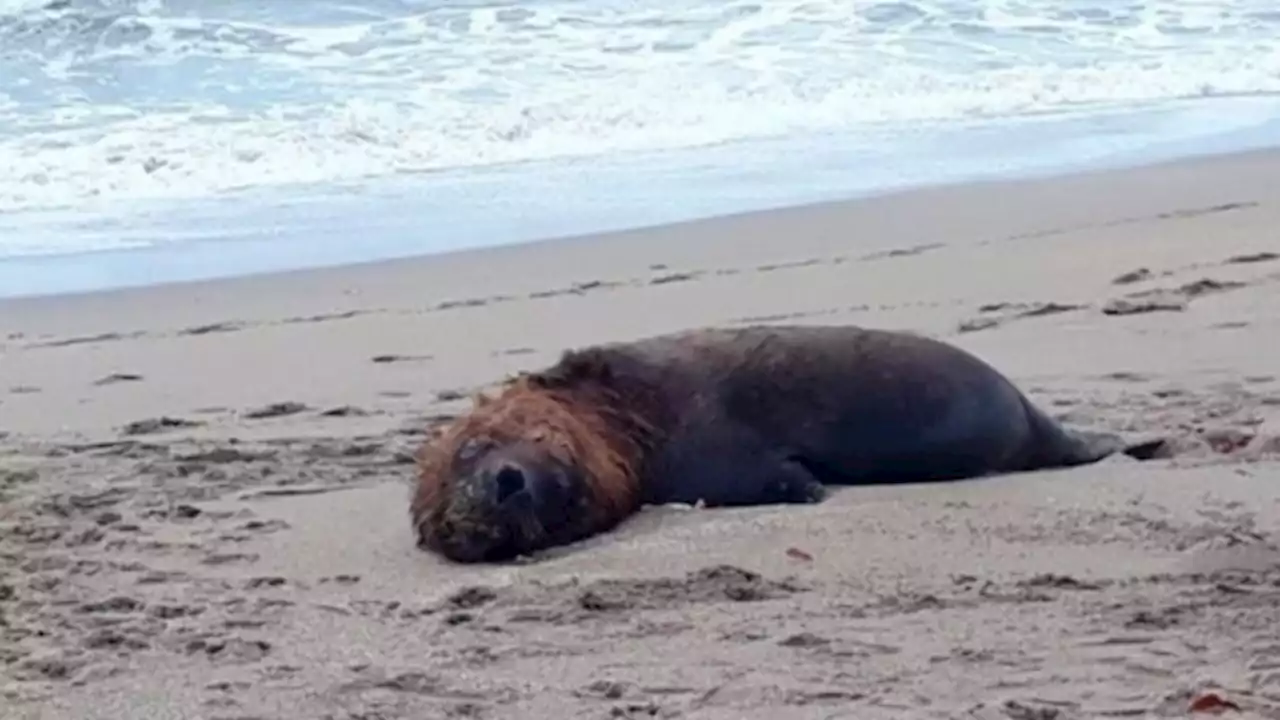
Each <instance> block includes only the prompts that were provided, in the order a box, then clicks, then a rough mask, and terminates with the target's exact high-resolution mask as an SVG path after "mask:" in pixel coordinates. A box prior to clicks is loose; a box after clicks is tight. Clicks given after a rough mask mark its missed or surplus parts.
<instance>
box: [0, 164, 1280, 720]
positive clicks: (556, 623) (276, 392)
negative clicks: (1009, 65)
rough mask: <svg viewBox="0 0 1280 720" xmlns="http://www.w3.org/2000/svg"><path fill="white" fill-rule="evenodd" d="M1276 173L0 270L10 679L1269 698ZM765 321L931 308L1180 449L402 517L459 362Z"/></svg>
mask: <svg viewBox="0 0 1280 720" xmlns="http://www.w3.org/2000/svg"><path fill="white" fill-rule="evenodd" d="M1278 176H1280V150H1269V151H1262V152H1250V153H1240V154H1233V155H1219V156H1214V157H1210V158H1198V159H1193V160H1183V161H1175V162H1167V163H1159V164H1155V165H1147V166H1142V167H1137V168H1130V169H1124V170H1108V171H1099V172H1090V173H1080V174H1072V175H1067V176H1055V177H1049V178H1042V179H1035V180H1022V181H1012V182H1010V181H990V182H978V183H967V184H960V185H945V186H939V187H932V188H927V189H919V190H912V191H909V192H902V193H893V194H887V195H883V196H879V197H875V198H868V199H864V200H854V201H838V202H829V203H822V204H817V205H808V206H804V207H793V208H788V209H782V210H773V211H760V212H752V213H745V214H738V215H734V216H729V217H716V218H709V219H703V220H696V221H690V222H685V223H680V224H674V225H663V226H660V227H656V228H647V229H639V230H629V231H623V232H615V233H609V234H604V235H588V236H581V237H576V238H568V239H561V240H556V241H548V242H537V243H529V244H524V245H519V246H504V247H491V248H486V249H481V250H474V251H468V252H459V253H452V254H447V255H433V256H426V257H418V258H414V259H404V260H387V261H376V262H370V263H364V264H359V265H346V266H341V267H332V268H325V269H316V270H301V271H289V272H284V273H279V274H271V275H259V276H242V277H237V278H229V279H219V280H212V281H201V282H194V283H185V284H171V285H156V286H150V287H142V288H132V289H124V290H113V291H100V292H93V293H85V294H78V295H57V296H49V297H36V298H13V299H8V300H3V301H0V368H3V370H2V372H3V378H4V382H3V383H0V703H4V707H5V708H6V710H7V711H9V712H10V715H12V716H13V717H14V718H15V720H36V719H37V718H38V719H39V720H58V719H61V718H68V719H70V718H76V719H77V720H99V718H100V719H101V720H114V719H115V718H120V717H130V718H157V719H159V718H169V717H211V718H212V717H226V718H232V717H238V718H246V717H270V718H273V719H274V720H295V719H296V720H313V719H314V718H321V717H332V718H354V717H386V718H415V717H469V718H485V719H486V720H505V719H506V718H511V719H512V720H515V719H517V718H519V719H522V720H560V719H561V718H566V717H581V718H596V717H614V718H628V717H648V718H652V717H666V718H689V719H691V720H692V719H696V720H739V719H741V718H751V719H752V720H755V719H756V718H759V719H760V720H821V719H824V718H827V719H829V718H832V717H843V716H846V715H847V716H849V717H853V716H856V717H859V718H870V719H871V720H878V719H881V718H883V719H884V720H890V719H892V720H928V719H931V718H937V717H960V716H964V717H973V718H976V719H977V720H1000V719H1004V720H1007V719H1008V718H1009V717H1031V716H1043V717H1050V716H1052V717H1057V718H1061V719H1062V720H1084V719H1085V718H1091V717H1100V716H1112V717H1116V716H1135V717H1136V716H1142V717H1153V718H1166V717H1167V718H1175V717H1186V712H1187V708H1188V706H1189V704H1190V703H1192V702H1193V701H1194V699H1195V698H1196V697H1198V696H1199V694H1200V693H1203V692H1205V691H1209V690H1212V691H1215V692H1218V693H1220V694H1221V695H1222V696H1223V697H1225V698H1226V699H1227V700H1229V701H1230V702H1232V703H1234V704H1236V705H1238V706H1239V707H1240V710H1239V712H1237V713H1235V715H1236V716H1237V717H1239V718H1241V720H1262V718H1268V717H1275V716H1276V715H1277V713H1280V676H1277V674H1276V672H1275V668H1276V667H1278V666H1280V649H1278V648H1277V646H1276V643H1275V633H1274V628H1275V627H1277V626H1278V625H1280V484H1277V483H1276V482H1275V478H1276V477H1277V476H1278V475H1280V375H1278V374H1277V368H1280V345H1277V344H1276V343H1275V342H1274V338H1275V337H1277V336H1280V248H1278V247H1277V240H1276V234H1275V228H1276V227H1280V186H1277V185H1275V183H1274V182H1273V181H1274V178H1276V177H1278ZM762 323H765V324H767V323H853V324H861V325H866V326H874V327H889V328H897V329H905V330H910V331H913V332H918V333H924V334H928V335H931V336H935V337H938V338H940V339H944V340H946V341H948V342H951V343H954V344H956V345H958V346H960V347H963V348H965V349H967V350H970V351H971V352H974V353H975V354H977V355H978V356H979V357H981V358H983V359H985V360H987V361H988V362H990V363H992V364H993V365H994V366H995V367H997V368H998V369H999V370H1000V371H1002V372H1003V373H1004V374H1006V375H1007V376H1008V377H1009V378H1010V379H1011V380H1013V381H1014V382H1015V383H1016V384H1017V385H1019V387H1021V388H1022V389H1023V390H1024V391H1025V392H1026V394H1027V395H1028V397H1029V398H1030V399H1031V400H1032V401H1033V402H1035V403H1037V404H1038V405H1040V406H1042V407H1044V408H1045V409H1046V410H1047V411H1049V412H1051V414H1053V415H1054V416H1055V417H1057V418H1059V419H1060V420H1061V421H1063V422H1064V423H1065V424H1067V425H1070V426H1073V427H1080V428H1086V429H1087V428H1097V429H1102V430H1109V431H1114V432H1117V433H1119V434H1121V435H1123V436H1125V437H1126V438H1143V437H1149V436H1151V435H1157V434H1158V435H1164V436H1172V437H1174V438H1175V439H1176V440H1177V443H1176V447H1177V448H1178V451H1177V454H1176V455H1175V456H1174V457H1172V458H1168V459H1157V460H1152V461H1148V462H1144V463H1141V464H1138V463H1137V462H1136V461H1131V460H1129V459H1127V458H1123V457H1116V458H1111V459H1108V460H1106V461H1103V462H1100V463H1098V464H1096V465H1092V466H1087V467H1079V468H1074V469H1070V470H1064V471H1050V472H1042V473H1021V474H1011V475H1006V476H1000V477H992V478H983V479H977V480H973V481H969V482H957V483H947V484H929V485H925V486H874V487H854V488H840V489H836V490H835V491H833V493H832V495H831V497H830V498H829V499H828V500H827V501H824V502H823V503H819V504H816V505H813V506H805V507H801V506H770V507H761V508H742V509H733V510H707V511H694V510H687V509H679V508H649V509H646V510H645V511H643V512H642V513H640V514H639V515H638V516H637V517H635V518H634V519H633V520H631V521H629V522H627V523H625V524H624V525H623V526H622V527H620V528H619V529H618V530H617V531H616V532H611V533H607V534H605V535H603V536H599V537H596V538H593V539H591V540H589V541H586V542H583V543H581V544H577V545H575V546H573V547H569V548H566V549H564V550H563V551H562V552H554V553H549V554H547V555H545V556H541V557H538V558H534V559H532V560H531V561H530V562H527V563H515V564H510V565H494V566H462V567H460V566H456V565H451V564H448V563H445V562H442V561H440V560H439V559H438V558H435V557H432V556H430V555H427V554H426V553H423V552H422V551H419V550H417V549H416V548H415V547H414V546H413V543H412V540H411V533H410V532H409V527H408V523H407V520H406V511H407V497H406V493H407V487H408V484H409V483H410V482H411V478H412V455H413V452H414V450H415V449H416V447H417V446H418V444H419V443H421V442H422V441H423V440H424V438H425V437H426V434H427V432H428V429H429V428H431V427H433V426H435V425H437V424H439V423H442V422H446V421H448V420H449V419H450V418H452V417H455V416H456V415H458V414H459V413H461V412H465V410H466V408H467V407H468V406H469V403H468V399H467V398H468V395H469V394H470V393H471V392H473V391H475V390H477V389H481V388H485V387H487V386H490V385H491V384H492V383H493V382H495V381H497V380H499V379H500V378H501V377H502V376H504V375H506V374H509V373H512V372H518V371H520V370H522V369H526V368H530V367H535V366H539V365H543V364H545V363H548V362H551V361H553V360H554V359H555V357H556V356H557V355H558V354H559V353H560V352H561V351H562V350H563V349H565V348H568V347H573V346H581V345H585V344H592V343H601V342H608V341H612V340H618V339H629V338H636V337H640V336H644V335H650V334H656V333H661V332H668V331H673V330H678V329H682V328H688V327H695V326H704V325H718V326H734V325H744V324H762ZM793 549H794V550H798V551H799V553H795V552H790V551H791V550H793ZM805 558H807V559H805ZM6 717H8V715H7V716H6Z"/></svg>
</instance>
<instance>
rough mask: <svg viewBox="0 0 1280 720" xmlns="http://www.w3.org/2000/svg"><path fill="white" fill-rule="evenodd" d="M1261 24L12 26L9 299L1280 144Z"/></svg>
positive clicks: (188, 21) (1274, 26)
mask: <svg viewBox="0 0 1280 720" xmlns="http://www.w3.org/2000/svg"><path fill="white" fill-rule="evenodd" d="M1278 124H1280V6H1277V5H1276V3H1274V2H1273V1H1271V0H1217V1H1210V0H1142V1H1139V0H904V1H873V0H645V1H641V0H505V1H503V0H220V1H219V2H209V1H208V0H0V168H2V169H3V172H0V295H10V294H21V293H30V292H44V291H56V290H65V289H84V288H91V287H97V286H103V285H118V284H136V283H139V282H149V281H153V280H166V279H179V278H185V277H201V276H210V275H218V274H226V273H235V272H242V271H254V270H264V269H279V268H285V267H293V266H299V265H314V264H320V263H330V262H345V261H353V260H362V259H372V258H376V257H387V256H395V255H403V254H411V253H419V252H433V251H440V250H447V249H452V248H457V247H467V246H474V245H480V244H493V243H501V242H509V241H515V240H525V239H532V238H535V237H539V236H547V235H556V234H565V233H581V232H589V231H595V230H601V229H611V228H621V227H627V226H634V225H642V224H652V223H659V222H665V221H671V220H679V219H684V218H689V217H696V216H699V215H706V214H713V213H720V212H729V211H738V210H746V209H752V208H757V207H768V206H777V205H784V204H789V203H796V202H805V201H810V200H820V199H828V198H833V197H842V196H849V195H854V194H859V193H866V192H874V191H881V190H886V189H890V188H896V187H903V186H910V185H916V184H921V183H932V182H939V181H947V180H956V179H965V178H973V177H990V176H1001V175H1010V174H1016V173H1026V172H1044V171H1052V170H1055V169H1059V168H1067V167H1074V166H1081V165H1085V166H1087V165H1098V164H1104V163H1123V162H1128V161H1137V160H1140V159H1145V158H1156V157H1165V156H1176V155H1179V154H1186V153H1190V152H1200V151H1207V150H1215V149H1218V150H1225V149H1234V148H1236V147H1242V146H1258V145H1269V144H1272V143H1273V141H1274V140H1276V139H1278V138H1280V132H1277V130H1276V128H1277V125H1278Z"/></svg>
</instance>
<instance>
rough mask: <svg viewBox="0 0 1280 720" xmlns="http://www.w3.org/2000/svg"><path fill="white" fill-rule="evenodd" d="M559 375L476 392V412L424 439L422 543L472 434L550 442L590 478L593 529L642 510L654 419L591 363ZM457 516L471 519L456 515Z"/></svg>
mask: <svg viewBox="0 0 1280 720" xmlns="http://www.w3.org/2000/svg"><path fill="white" fill-rule="evenodd" d="M557 371H558V372H556V373H555V374H552V373H539V374H523V375H520V376H517V377H515V378H513V379H511V380H509V381H507V382H506V383H505V384H504V387H503V388H502V389H501V390H500V391H499V393H498V394H497V395H496V396H493V397H491V396H487V395H485V394H483V393H481V394H478V395H476V396H475V397H474V398H473V407H472V410H471V412H470V413H469V414H467V415H466V416H464V417H462V418H459V419H458V420H457V421H455V422H454V423H453V424H451V425H450V426H448V427H446V428H444V429H443V430H442V431H440V432H438V433H437V434H436V436H435V437H434V438H432V439H431V440H429V441H428V442H427V443H425V444H424V445H423V447H422V449H421V450H420V452H419V454H418V482H417V486H416V488H415V491H414V495H413V499H412V502H411V506H410V513H411V515H412V518H413V524H414V527H415V528H416V529H417V530H418V534H419V542H420V543H421V544H422V545H424V546H431V545H432V544H433V543H432V541H433V538H432V533H430V532H424V530H425V529H426V528H428V527H430V526H435V525H438V524H439V523H440V521H441V520H443V519H445V516H446V514H447V512H448V498H449V493H450V490H451V483H452V482H453V481H454V476H453V473H452V468H451V465H452V462H453V458H454V455H455V454H456V453H457V452H458V450H459V448H460V447H461V446H462V444H463V443H464V442H466V441H467V440H469V439H475V438H483V439H487V440H493V441H496V442H498V443H509V442H514V441H519V440H527V441H533V442H535V443H538V444H540V445H542V446H544V447H546V448H547V451H548V454H549V455H550V456H551V457H553V458H555V459H556V460H558V461H560V462H563V463H565V464H567V465H571V466H573V467H575V468H578V469H580V470H581V471H582V476H583V478H584V479H585V480H586V481H587V483H588V489H589V493H590V498H591V502H590V503H589V509H590V511H591V512H592V513H593V517H591V518H590V520H589V522H588V523H587V524H588V526H589V527H590V528H591V530H592V531H593V532H599V531H602V530H606V529H608V528H610V527H612V526H613V525H616V524H617V523H618V522H620V521H622V520H623V519H625V518H626V517H627V516H628V515H631V514H632V513H634V512H635V511H636V510H637V509H639V507H640V504H641V495H642V488H641V472H640V467H641V464H642V462H643V458H644V456H645V454H646V452H647V447H646V446H647V445H648V444H649V443H648V442H647V441H646V440H647V439H648V438H650V437H651V436H652V434H653V427H652V425H651V424H650V423H649V422H648V421H647V420H646V419H645V418H644V417H642V416H641V415H639V414H637V413H636V412H634V411H631V410H628V408H629V407H634V406H633V405H630V404H628V403H627V402H626V401H625V399H624V398H622V397H620V396H619V394H618V392H617V390H616V389H613V388H609V387H607V386H605V385H604V384H603V383H601V382H595V380H596V378H594V377H592V373H594V372H600V371H601V369H600V368H597V367H593V366H591V365H590V364H589V363H585V364H583V363H580V364H577V365H573V364H570V365H562V366H561V367H559V368H557ZM456 520H464V521H465V519H459V518H455V521H456Z"/></svg>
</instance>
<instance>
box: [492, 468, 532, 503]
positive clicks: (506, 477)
mask: <svg viewBox="0 0 1280 720" xmlns="http://www.w3.org/2000/svg"><path fill="white" fill-rule="evenodd" d="M494 482H495V483H497V485H498V502H499V503H501V502H504V501H505V500H506V499H507V498H509V497H511V496H512V495H515V494H516V493H518V492H520V491H521V490H524V486H525V481H524V472H523V471H522V470H521V469H520V468H518V467H516V466H514V465H505V466H503V468H502V469H501V470H499V471H498V474H497V475H496V476H495V477H494Z"/></svg>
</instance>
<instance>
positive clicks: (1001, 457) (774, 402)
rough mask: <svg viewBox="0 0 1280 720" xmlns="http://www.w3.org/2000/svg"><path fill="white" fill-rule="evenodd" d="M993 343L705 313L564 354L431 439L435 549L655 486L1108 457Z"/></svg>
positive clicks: (590, 521) (787, 491) (543, 523)
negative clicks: (1040, 397)
mask: <svg viewBox="0 0 1280 720" xmlns="http://www.w3.org/2000/svg"><path fill="white" fill-rule="evenodd" d="M1137 448H1138V446H1132V447H1126V444H1125V442H1124V441H1123V440H1121V439H1120V437H1119V436H1116V435H1113V434H1109V433H1100V432H1088V431H1082V430H1070V429H1067V428H1065V427H1063V426H1062V425H1060V424H1059V423H1058V422H1056V421H1055V420H1053V419H1052V418H1050V417H1049V416H1048V415H1046V414H1045V413H1044V412H1043V411H1042V410H1040V409H1039V408H1037V407H1036V406H1035V405H1033V404H1032V403H1031V402H1030V400H1028V399H1027V397H1026V396H1025V395H1023V393H1022V392H1021V391H1020V390H1019V389H1018V388H1017V387H1015V386H1014V384H1013V383H1012V382H1011V381H1010V380H1008V379H1007V378H1006V377H1005V376H1003V375H1002V374H1001V373H1000V372H999V371H997V370H996V369H994V368H993V367H992V366H990V365H988V364H987V363H986V362H984V361H983V360H980V359H979V358H978V357H976V356H974V355H972V354H970V353H968V352H966V351H964V350H961V349H959V348H957V347H955V346H952V345H949V344H947V343H944V342H941V341H939V340H934V339H930V338H926V337H923V336H919V335H914V334H910V333H906V332H896V331H890V330H879V329H869V328H862V327H857V326H807V325H791V326H766V325H758V326H751V327H742V328H734V329H728V328H715V329H712V328H703V329H697V330H688V331H683V332H677V333H673V334H667V335H659V336H655V337H649V338H646V339H641V340H637V341H632V342H618V343H610V344H604V345H596V346H591V347H585V348H580V349H575V350H569V351H566V352H565V353H563V354H562V356H561V358H560V360H559V361H558V362H557V363H555V364H553V365H551V366H550V367H547V368H545V369H543V370H540V371H536V372H529V373H523V374H520V375H518V376H516V377H513V378H510V379H508V380H507V382H506V383H505V387H504V388H503V389H502V391H501V392H500V393H499V394H498V395H497V396H496V397H492V398H490V397H485V396H480V397H478V398H477V399H476V403H475V407H474V408H473V409H472V411H471V412H470V413H469V414H467V415H465V416H463V417H461V418H459V419H458V420H457V421H456V422H455V423H453V424H452V425H451V426H449V427H447V428H445V429H443V431H441V432H440V433H439V434H438V435H437V436H436V437H434V438H432V439H430V440H428V441H427V442H426V443H424V445H423V446H422V449H421V451H420V453H419V456H418V478H417V484H416V487H415V490H414V492H413V496H412V499H411V503H410V515H411V519H412V523H413V527H414V530H415V532H416V534H417V542H418V545H419V547H421V548H424V549H427V550H430V551H434V552H436V553H438V554H440V555H443V556H445V557H447V558H449V559H451V560H454V561H458V562H487V561H500V560H507V559H512V558H514V557H516V556H518V555H525V554H531V553H533V552H535V551H538V550H542V549H545V548H549V547H552V546H557V545H565V544H569V543H572V542H575V541H577V540H581V539H583V538H586V537H588V536H591V535H595V534H598V533H602V532H604V531H607V530H609V529H611V528H612V527H614V526H615V525H616V524H618V523H619V522H620V521H622V520H623V519H625V518H626V517H628V516H629V515H631V514H632V513H634V512H636V511H637V510H638V509H639V508H640V507H641V506H642V505H643V504H662V503H670V502H684V503H697V502H701V503H703V504H704V505H705V506H707V507H716V506H721V507H724V506H744V505H761V504H771V503H809V502H818V501H820V500H821V499H822V498H823V497H824V496H825V491H824V486H826V485H856V484H870V483H906V482H927V481H944V480H957V479H961V478H972V477H978V476H982V475H991V474H994V473H1008V472H1017V471H1030V470H1040V469H1047V468H1062V467H1069V466H1074V465H1081V464H1085V463H1092V462H1095V461H1097V460H1100V459H1102V458H1104V457H1107V456H1109V455H1112V454H1114V453H1117V452H1122V451H1132V453H1131V454H1134V456H1135V457H1137V456H1139V455H1140V454H1141V450H1140V449H1137Z"/></svg>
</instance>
